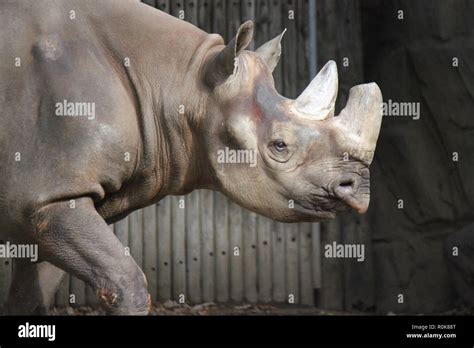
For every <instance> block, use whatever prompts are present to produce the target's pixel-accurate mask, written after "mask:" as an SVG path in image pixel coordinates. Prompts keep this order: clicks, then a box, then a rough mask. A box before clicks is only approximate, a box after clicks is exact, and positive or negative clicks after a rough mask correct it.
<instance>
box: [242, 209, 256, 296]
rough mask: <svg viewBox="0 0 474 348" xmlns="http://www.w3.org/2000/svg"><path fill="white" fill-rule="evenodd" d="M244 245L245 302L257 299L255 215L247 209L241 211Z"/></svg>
mask: <svg viewBox="0 0 474 348" xmlns="http://www.w3.org/2000/svg"><path fill="white" fill-rule="evenodd" d="M242 215H243V217H242V218H243V224H242V232H243V245H244V254H243V255H244V287H245V292H244V293H245V295H244V298H245V300H246V301H247V302H250V303H255V302H257V300H258V292H257V215H256V214H255V213H252V212H250V211H248V210H244V212H243V214H242Z"/></svg>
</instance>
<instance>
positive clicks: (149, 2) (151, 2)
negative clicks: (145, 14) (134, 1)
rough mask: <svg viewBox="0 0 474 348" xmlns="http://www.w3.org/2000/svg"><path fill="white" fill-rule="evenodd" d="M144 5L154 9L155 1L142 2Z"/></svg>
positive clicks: (143, 0)
mask: <svg viewBox="0 0 474 348" xmlns="http://www.w3.org/2000/svg"><path fill="white" fill-rule="evenodd" d="M142 2H143V3H144V4H147V5H149V6H152V7H155V6H156V1H155V0H142Z"/></svg>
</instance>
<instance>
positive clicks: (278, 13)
mask: <svg viewBox="0 0 474 348" xmlns="http://www.w3.org/2000/svg"><path fill="white" fill-rule="evenodd" d="M258 3H259V4H261V2H260V1H259V2H258ZM268 10H269V31H270V38H274V37H276V36H277V35H280V34H281V33H282V32H283V30H284V29H285V27H284V24H283V21H282V10H281V1H274V0H270V1H269V6H268ZM288 41H289V39H288V37H286V35H285V36H284V37H283V40H282V43H281V46H282V56H281V57H280V63H278V65H277V66H276V67H275V70H273V78H274V80H275V87H276V89H277V91H278V92H279V93H280V94H283V65H284V64H287V59H286V55H284V54H283V52H286V51H287V50H288V48H287V45H288Z"/></svg>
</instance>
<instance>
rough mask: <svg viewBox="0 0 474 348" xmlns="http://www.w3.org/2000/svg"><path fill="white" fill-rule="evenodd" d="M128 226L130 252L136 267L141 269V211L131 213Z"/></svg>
mask: <svg viewBox="0 0 474 348" xmlns="http://www.w3.org/2000/svg"><path fill="white" fill-rule="evenodd" d="M128 224H129V227H128V228H129V229H128V238H129V242H130V252H131V254H132V256H133V258H134V260H135V261H136V262H137V264H138V266H140V267H143V210H137V211H134V212H133V213H131V214H130V215H129V217H128Z"/></svg>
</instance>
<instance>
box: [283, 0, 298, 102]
mask: <svg viewBox="0 0 474 348" xmlns="http://www.w3.org/2000/svg"><path fill="white" fill-rule="evenodd" d="M296 11H297V9H296V0H287V1H285V2H284V3H283V6H282V19H283V25H284V26H285V27H286V29H287V31H286V33H285V36H286V38H285V45H284V46H282V59H284V61H285V63H284V65H283V91H284V95H285V97H287V98H296V97H297V66H298V56H297V50H298V46H297V38H298V33H297V25H296V20H295V19H294V16H295V15H296V14H295V13H296Z"/></svg>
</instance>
